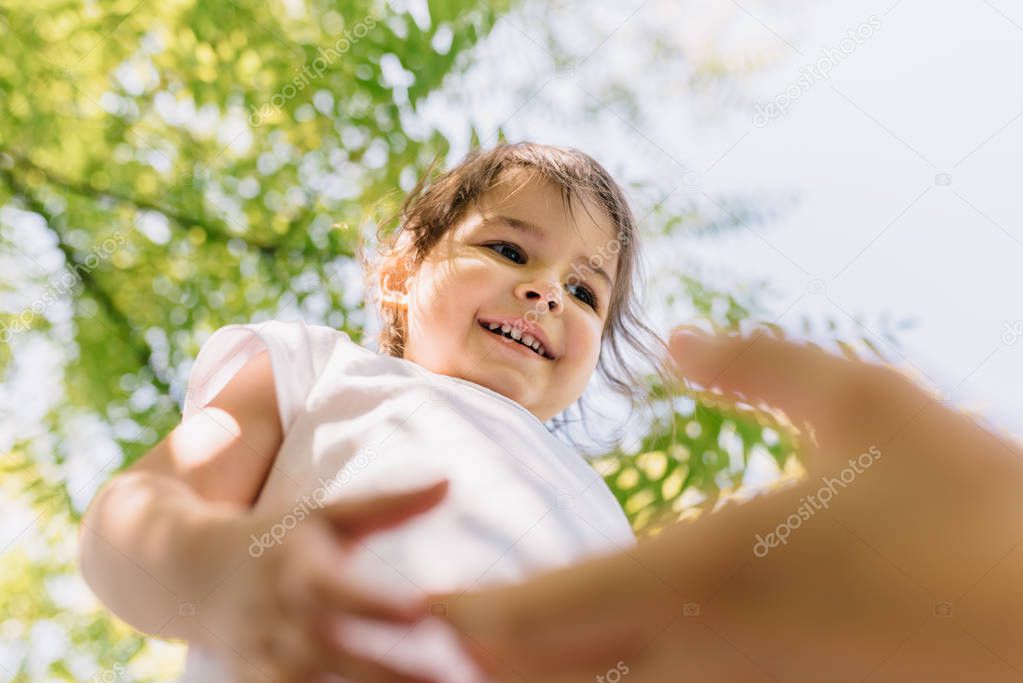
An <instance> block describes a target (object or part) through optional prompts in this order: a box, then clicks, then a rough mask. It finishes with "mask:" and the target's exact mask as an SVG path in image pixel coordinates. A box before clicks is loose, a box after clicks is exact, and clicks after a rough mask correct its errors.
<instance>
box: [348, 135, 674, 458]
mask: <svg viewBox="0 0 1023 683" xmlns="http://www.w3.org/2000/svg"><path fill="white" fill-rule="evenodd" d="M512 170H524V171H526V172H527V181H526V182H528V180H535V179H541V180H545V181H548V182H551V183H554V184H555V186H557V187H558V188H560V190H561V193H562V198H563V200H564V201H565V202H566V205H567V206H568V207H569V209H570V210H571V207H572V203H573V200H578V199H581V198H586V199H589V200H590V201H592V202H594V203H595V204H596V205H597V206H598V207H600V209H601V210H603V211H604V212H605V213H606V214H607V216H608V218H610V220H611V224H612V225H613V226H614V227H615V229H616V231H617V235H618V239H617V240H616V242H617V245H618V251H617V255H618V266H617V271H616V275H615V277H614V281H615V286H614V290H613V291H612V293H611V301H610V302H609V306H608V314H607V319H606V322H605V324H604V330H603V332H602V334H601V353H600V359H599V361H598V363H597V373H598V374H599V375H600V376H601V378H602V379H603V380H604V381H605V382H606V383H607V385H608V387H609V388H610V389H611V390H612V391H614V392H615V393H616V394H618V395H621V396H624V397H626V398H628V399H629V401H630V404H631V405H633V406H634V404H635V402H636V399H637V398H638V397H641V396H646V394H645V392H643V391H642V388H643V386H644V380H643V378H642V377H641V376H639V375H638V374H637V372H636V371H635V370H633V369H632V368H631V367H630V366H629V363H628V362H627V361H626V358H625V349H626V348H628V347H631V348H632V349H633V350H634V351H636V352H637V353H638V355H639V357H641V358H646V359H656V358H664V357H666V352H667V347H666V345H665V343H664V341H663V340H662V339H661V338H660V337H658V335H657V334H656V333H655V332H654V331H653V330H652V329H651V328H650V327H649V326H648V325H647V324H646V323H645V322H644V321H643V320H642V319H641V316H640V314H639V310H640V306H639V302H638V298H637V294H636V288H635V284H636V283H635V282H634V279H639V278H638V274H639V252H638V234H637V225H636V219H635V217H634V216H633V213H632V209H631V208H630V207H629V203H628V201H627V200H626V198H625V194H624V193H623V192H622V189H621V188H620V187H619V186H618V184H617V183H616V182H615V181H614V179H613V178H612V177H611V176H610V174H608V172H607V171H606V170H605V169H604V168H603V167H602V166H601V165H600V164H599V163H597V162H596V161H595V160H594V159H593V158H592V157H590V156H589V155H587V154H584V153H583V152H580V151H579V150H576V149H572V148H566V147H554V146H551V145H542V144H537V143H531V142H520V143H516V144H500V145H498V146H496V147H493V148H491V149H488V150H474V151H473V152H471V153H469V155H468V156H467V157H466V158H465V159H463V160H462V162H461V163H459V164H458V165H457V166H455V167H454V168H452V169H451V170H449V171H446V172H444V173H441V174H440V175H438V176H436V177H435V178H433V179H432V181H431V180H430V179H429V175H430V172H429V171H428V172H427V174H426V175H424V177H423V178H422V179H421V180H420V181H419V183H418V184H417V185H416V186H415V188H413V189H412V191H411V192H410V193H409V194H408V196H407V197H406V198H405V200H404V202H403V203H402V205H401V210H400V212H399V214H398V216H397V217H396V219H397V222H398V228H397V230H394V231H393V232H389V230H388V227H389V225H391V224H393V222H394V219H392V220H389V221H384V222H382V223H381V224H380V225H379V227H378V230H377V242H378V245H379V247H378V256H377V259H376V263H373V262H371V261H370V260H369V259H367V258H366V257H365V254H364V252H363V250H362V249H361V248H360V258H361V260H362V263H363V268H364V272H365V274H366V277H367V283H366V284H367V290H368V291H369V292H370V293H371V296H372V298H373V299H374V302H375V303H376V305H377V307H378V309H379V311H380V314H381V319H382V327H381V330H380V334H379V338H378V342H379V348H380V352H382V353H386V354H388V355H391V356H396V357H399V358H401V357H403V356H404V351H405V335H406V330H407V327H406V322H407V310H406V309H405V307H404V306H403V305H401V304H400V303H399V299H400V295H401V294H402V293H403V292H404V291H406V290H405V288H404V287H405V284H404V280H405V278H407V277H408V276H409V275H410V274H412V273H414V272H415V269H416V268H417V267H418V265H419V264H420V263H421V262H422V260H423V259H424V258H425V257H426V255H427V254H428V253H429V252H430V250H431V249H432V248H433V247H434V245H436V244H437V243H438V241H439V240H440V239H441V237H442V236H443V235H444V234H445V233H446V232H447V231H448V230H449V229H451V228H453V227H454V226H456V225H457V224H458V222H459V220H460V219H461V218H462V217H463V215H464V213H465V210H466V208H467V207H468V206H469V205H470V204H472V205H476V202H477V201H478V200H479V198H480V197H481V196H482V195H483V194H484V193H486V192H487V191H489V190H491V189H493V188H494V187H495V186H496V185H497V184H498V183H499V182H500V181H501V180H502V175H503V174H506V173H507V172H509V171H512ZM611 253H615V252H611ZM642 337H647V338H648V339H649V341H645V340H644V339H643V338H642ZM655 347H656V349H655ZM654 369H655V372H657V373H658V375H660V377H661V380H662V382H664V383H665V384H667V382H665V380H666V379H667V378H666V377H665V375H664V374H663V371H662V368H661V366H660V364H655V366H654ZM576 403H577V407H578V410H579V413H580V416H579V421H580V422H583V423H585V416H586V412H587V411H586V407H585V406H584V405H583V400H582V397H581V398H580V400H579V401H577V402H576ZM567 412H568V411H565V413H567ZM565 413H562V415H559V416H556V417H555V418H553V419H552V420H551V422H550V424H549V429H551V431H564V429H565V427H567V426H568V424H570V423H571V422H575V420H570V419H568V418H567V416H566V414H565ZM591 438H592V437H591ZM569 441H572V442H573V443H574V441H573V440H572V439H571V438H569ZM598 441H599V440H598ZM576 445H578V444H576ZM602 447H604V446H603V445H602Z"/></svg>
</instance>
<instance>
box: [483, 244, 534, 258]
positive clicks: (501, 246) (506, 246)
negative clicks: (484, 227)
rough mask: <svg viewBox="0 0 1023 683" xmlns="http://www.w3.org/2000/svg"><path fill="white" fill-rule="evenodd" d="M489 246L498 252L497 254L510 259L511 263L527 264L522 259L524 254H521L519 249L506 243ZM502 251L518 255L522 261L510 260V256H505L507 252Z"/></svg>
mask: <svg viewBox="0 0 1023 683" xmlns="http://www.w3.org/2000/svg"><path fill="white" fill-rule="evenodd" d="M487 246H488V247H490V248H491V249H493V250H494V251H496V252H497V253H499V254H501V255H502V256H505V258H508V260H509V261H514V262H515V263H525V259H522V252H520V251H519V250H518V248H517V247H513V246H512V245H510V244H505V243H504V242H498V243H497V244H488V245H487ZM502 249H507V250H509V251H510V252H511V253H513V254H516V255H518V257H519V259H522V260H519V261H516V260H515V259H514V258H509V257H508V256H506V255H505V253H506V252H505V253H502V252H501V250H502Z"/></svg>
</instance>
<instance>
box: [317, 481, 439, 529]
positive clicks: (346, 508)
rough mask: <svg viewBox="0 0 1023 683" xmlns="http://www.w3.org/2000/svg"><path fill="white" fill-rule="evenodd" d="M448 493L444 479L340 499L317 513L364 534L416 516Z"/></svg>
mask: <svg viewBox="0 0 1023 683" xmlns="http://www.w3.org/2000/svg"><path fill="white" fill-rule="evenodd" d="M447 492H448V480H447V479H441V480H440V481H437V482H435V483H433V484H430V485H429V486H425V487H423V488H418V489H412V490H411V491H402V492H401V493H386V494H382V495H376V496H366V497H363V498H356V499H353V500H343V501H338V502H336V503H330V504H328V505H325V506H324V508H323V510H322V511H321V512H320V513H319V514H322V515H323V516H324V517H325V518H327V519H329V520H330V521H331V522H332V523H333V524H334V525H335V526H337V527H338V528H339V529H341V530H343V531H344V532H345V533H347V534H350V535H352V536H364V535H366V534H369V533H372V532H374V531H381V530H383V529H389V528H391V527H394V526H397V525H399V524H401V523H402V522H404V521H406V520H407V519H409V518H410V517H414V516H416V515H420V514H422V513H424V512H426V511H427V510H429V509H431V508H433V507H434V506H435V505H437V504H438V503H440V502H441V501H442V500H443V499H444V497H445V496H446V495H447Z"/></svg>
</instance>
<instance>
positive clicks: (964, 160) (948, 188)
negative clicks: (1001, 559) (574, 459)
mask: <svg viewBox="0 0 1023 683" xmlns="http://www.w3.org/2000/svg"><path fill="white" fill-rule="evenodd" d="M679 5H681V7H680V6H679ZM774 6H775V3H768V2H754V1H752V0H750V1H746V2H731V3H721V2H711V1H710V0H707V1H706V2H702V1H699V0H697V1H693V2H688V3H669V2H658V1H656V0H650V1H649V2H645V3H640V2H634V3H630V4H628V5H624V6H621V7H615V8H611V7H605V8H604V9H603V10H602V9H600V8H599V7H597V8H595V11H594V12H592V13H590V12H587V13H586V16H579V14H578V8H573V6H566V7H563V8H561V9H559V10H552V12H551V14H550V15H546V16H544V15H537V14H536V13H535V12H533V11H531V10H528V6H527V10H526V11H520V12H516V13H513V14H512V15H511V16H510V17H509V18H508V19H506V20H502V21H501V22H500V23H499V25H498V27H497V30H496V31H495V33H494V36H493V38H492V40H491V41H490V42H491V45H492V46H493V48H492V49H490V50H489V53H488V47H487V46H484V49H482V50H481V60H480V65H479V66H478V67H476V68H475V69H474V71H473V72H471V73H470V75H469V76H468V77H467V78H466V79H464V80H462V81H460V82H458V83H454V84H452V87H450V88H448V92H449V93H456V92H457V93H458V94H459V95H460V96H461V97H464V98H465V101H464V103H457V104H456V105H455V108H452V105H451V103H450V101H446V100H445V99H444V98H437V99H436V100H434V102H433V105H434V106H433V109H432V110H431V111H432V117H433V119H434V120H435V121H436V122H437V123H438V125H440V126H441V127H445V128H450V129H451V132H452V134H453V135H455V136H456V138H457V136H458V133H456V130H457V129H458V128H459V127H460V126H462V125H464V117H465V115H466V114H465V112H467V111H468V112H471V114H470V116H471V117H472V118H473V120H475V121H477V122H478V124H477V125H478V126H479V127H480V129H481V130H482V131H484V132H492V131H493V130H494V127H495V126H496V125H497V124H498V123H501V124H503V128H504V130H505V133H506V135H507V136H508V137H509V138H510V139H512V140H515V139H534V140H539V141H543V142H552V143H557V144H565V145H571V146H575V147H579V148H581V149H583V150H585V151H588V152H590V153H591V154H593V155H595V156H597V157H598V159H600V160H601V161H602V162H603V163H604V164H605V165H607V166H608V167H609V168H610V169H611V170H612V172H613V173H615V174H617V175H619V177H621V178H622V179H623V180H626V181H633V180H637V179H642V180H648V181H651V182H653V183H654V184H655V185H657V186H658V187H660V188H662V190H661V192H659V193H654V196H660V195H661V194H663V193H665V192H667V191H670V190H672V189H675V193H674V194H673V195H672V199H673V200H675V199H679V200H685V199H690V198H692V199H693V200H694V201H697V202H700V203H701V205H702V206H704V207H705V208H706V209H707V210H708V211H709V212H710V213H711V214H717V215H718V216H719V217H720V216H721V215H723V214H722V210H721V208H720V207H719V206H718V204H722V203H723V198H727V197H728V196H730V195H740V196H743V197H747V198H752V199H753V204H754V206H755V207H757V208H763V209H766V210H769V211H770V212H771V213H772V214H773V217H770V218H769V219H768V220H767V221H766V222H765V223H763V224H759V223H755V222H750V221H747V222H746V223H745V226H744V227H740V228H738V229H736V230H732V231H731V232H730V233H728V234H727V236H722V237H721V238H703V239H694V238H687V239H684V240H681V241H680V243H679V245H678V249H677V251H676V253H675V254H674V255H672V256H671V257H670V259H669V261H668V262H673V265H675V266H676V267H677V266H678V264H679V263H680V262H682V261H685V262H686V263H692V264H695V265H696V266H698V267H699V268H700V270H701V272H704V273H705V274H706V276H707V277H708V278H709V279H710V280H711V281H714V282H718V283H720V284H722V285H723V286H725V287H735V286H736V285H738V284H740V283H749V282H752V281H754V280H760V279H765V280H767V281H768V282H769V283H770V284H771V285H772V287H773V288H774V294H775V296H772V297H771V299H770V302H771V304H770V309H771V311H772V314H773V316H777V321H778V322H779V323H780V324H782V325H783V326H785V327H786V328H788V329H792V330H798V323H799V321H800V317H801V316H802V315H806V316H808V317H809V318H811V319H812V320H814V321H816V322H822V321H823V320H824V319H825V318H826V317H830V318H835V319H836V320H837V321H838V322H839V323H840V324H841V325H842V327H841V329H842V330H846V331H847V335H846V336H850V335H852V334H853V333H854V332H856V331H858V332H859V333H861V334H863V335H866V336H868V337H870V338H871V339H873V340H874V341H875V343H877V344H878V345H879V346H882V347H883V348H886V349H887V350H888V351H889V355H890V357H891V358H892V359H893V360H895V361H898V362H900V363H902V364H904V365H911V366H913V367H914V368H915V371H916V372H918V373H920V376H921V378H922V379H923V380H924V381H926V382H927V383H929V384H930V385H931V386H932V387H934V388H936V389H937V390H938V391H940V392H942V394H943V395H946V396H949V397H950V398H951V400H952V401H953V402H955V403H956V404H959V405H962V406H966V407H970V408H974V409H977V410H980V411H982V412H984V413H985V414H987V415H989V416H991V417H992V418H993V420H994V421H996V422H998V423H1000V424H1002V425H1005V426H1006V427H1009V428H1012V429H1014V430H1016V431H1017V432H1023V418H1020V417H1019V414H1018V411H1015V410H1014V407H1015V405H1014V404H1016V403H1017V402H1018V400H1017V397H1016V396H1015V393H1016V389H1017V387H1018V386H1019V381H1018V379H1016V381H1014V379H1015V378H1020V377H1023V303H1021V301H1020V297H1019V293H1020V292H1021V291H1023V269H1021V268H1020V267H1019V263H1020V260H1021V258H1023V227H1021V225H1020V223H1021V221H1020V216H1021V215H1023V193H1021V192H1020V188H1019V183H1020V180H1021V179H1023V176H1021V173H1020V170H1019V162H1018V158H1019V152H1020V150H1023V90H1021V89H1019V88H1014V87H1006V86H1007V84H1008V83H1009V82H1011V79H1012V78H1014V77H1013V76H1012V75H1011V73H1012V67H1011V65H1014V64H1020V63H1023V10H1021V9H1020V8H1019V7H1018V6H1013V5H1012V4H1011V3H1008V2H1005V1H1004V0H998V1H997V2H996V1H992V2H988V1H987V0H978V1H977V2H959V3H928V2H923V0H901V1H899V2H896V1H895V0H886V1H884V2H865V3H841V2H833V1H829V0H823V1H821V2H804V3H802V6H799V5H798V3H797V4H796V5H789V6H787V8H786V9H784V10H781V9H775V10H774V11H772V9H771V8H772V7H774ZM775 12H783V13H782V14H777V13H775ZM573 17H575V18H576V19H577V21H575V20H573ZM562 25H563V26H565V28H564V29H559V28H557V27H558V26H562ZM547 26H555V28H554V29H552V30H553V31H554V33H555V34H556V35H559V36H561V37H562V38H563V39H564V41H565V42H567V43H569V45H570V46H572V47H573V48H576V49H577V52H575V53H576V54H579V55H586V54H590V56H589V57H588V58H586V59H585V61H583V62H582V63H581V64H578V65H576V66H574V68H573V69H572V70H566V69H562V70H561V71H560V72H555V71H554V70H553V68H552V59H551V56H550V54H549V53H548V52H547V43H546V42H545V38H544V36H545V35H546V28H545V27H547ZM850 30H852V31H853V32H856V31H859V40H858V41H852V40H846V42H844V43H843V42H842V41H843V39H846V38H848V35H849V31H850ZM583 34H586V35H583ZM609 34H610V37H609V38H608V39H607V40H606V42H604V43H603V44H600V40H601V39H602V38H603V37H605V36H608V35H609ZM657 35H662V36H665V37H667V38H670V39H673V41H674V42H673V44H675V45H676V46H681V48H682V49H683V50H684V51H685V52H686V54H687V55H689V58H690V59H697V60H703V61H705V62H708V61H709V60H711V59H713V58H716V59H718V60H719V61H720V62H722V63H724V64H741V63H742V62H743V61H750V60H759V61H765V62H768V66H766V67H765V68H762V69H758V70H755V71H754V72H753V74H752V75H751V76H740V77H739V78H738V79H737V82H738V83H739V87H738V90H739V93H738V94H737V95H735V94H733V95H731V96H726V97H721V96H720V93H719V92H718V91H717V90H715V87H714V85H713V84H711V85H700V84H699V83H697V84H696V85H693V81H692V80H691V79H689V66H688V65H687V64H686V62H684V61H683V60H681V59H679V58H678V57H677V56H674V55H672V54H670V53H667V54H663V55H658V56H655V57H654V58H651V55H652V54H655V53H653V49H654V48H652V47H651V45H652V44H653V43H654V42H655V41H654V40H653V37H654V36H657ZM825 48H830V49H828V50H827V51H825ZM512 52H514V54H515V55H516V59H515V60H509V59H508V58H507V56H508V55H509V54H511V53H512ZM825 54H827V55H830V56H829V57H827V58H825V57H824V55H825ZM822 60H823V61H822ZM823 62H827V64H824V63H823ZM810 66H816V69H814V70H809V69H807V67H810ZM828 67H830V75H829V76H828V77H827V78H823V77H821V76H820V75H819V70H820V69H825V68H828ZM801 75H804V76H805V80H804V83H803V85H802V86H799V87H797V86H798V79H799V78H800V76H801ZM616 79H617V80H618V81H619V82H620V83H624V84H625V87H626V88H628V89H629V90H630V91H631V92H633V93H635V94H636V95H637V97H638V98H639V99H638V102H639V108H640V110H641V111H640V119H641V121H640V122H638V123H625V121H624V119H625V118H626V117H627V107H626V106H625V105H624V104H622V103H621V102H616V101H614V94H613V91H612V90H610V88H608V87H607V84H608V83H611V82H613V81H615V80H616ZM793 84H796V85H793ZM789 86H793V88H791V89H790V93H792V94H794V95H795V96H794V97H792V98H790V99H791V103H790V105H789V106H788V108H787V113H786V114H785V115H783V116H777V117H775V118H766V117H760V118H759V119H758V120H757V121H756V124H758V125H755V123H754V120H753V118H754V113H755V112H757V111H764V109H763V107H765V106H766V105H767V103H768V102H771V101H775V98H776V97H777V96H779V95H781V94H783V93H785V92H786V89H787V88H789ZM537 91H539V92H537ZM607 93H610V94H607ZM530 96H531V97H530ZM744 99H745V100H747V101H743V100H744ZM737 100H738V103H737ZM722 102H725V104H722ZM758 104H759V105H760V106H761V108H760V109H757V108H755V107H756V105H758ZM585 106H588V107H591V108H594V109H595V110H596V111H598V112H599V116H598V117H597V119H596V120H595V121H594V122H592V123H585V124H581V123H580V122H579V115H578V114H579V111H580V110H581V108H582V107H585ZM765 124H766V125H765ZM463 149H464V148H460V149H457V150H456V152H457V153H461V152H462V151H463ZM686 173H689V174H690V175H688V176H687V175H686ZM622 176H624V177H622ZM648 203H649V202H648V200H647V197H645V196H644V197H641V199H640V201H638V202H637V208H638V210H637V213H638V214H640V215H642V214H643V213H644V208H645V207H646V206H647V205H648ZM657 262H658V261H657V259H656V258H652V259H651V263H657ZM677 315H679V314H677V313H676V317H672V316H671V315H668V316H667V317H665V318H663V319H661V320H660V321H659V323H660V325H661V328H662V329H667V327H668V326H670V324H672V323H674V322H681V321H680V320H678V318H677ZM885 315H887V316H890V317H891V318H892V319H893V320H902V319H906V318H911V319H913V320H914V321H915V322H916V326H915V327H914V328H912V329H906V330H901V331H897V332H896V336H897V338H898V340H899V341H900V342H901V347H900V348H894V347H891V346H890V345H889V344H888V343H887V342H884V341H882V340H880V337H879V335H880V334H881V332H882V324H881V323H882V316H885ZM853 317H858V318H860V320H861V321H862V323H863V324H864V326H865V327H858V326H857V324H856V323H855V322H853V319H852V318H853ZM1017 339H1019V342H1018V343H1015V342H1016V340H1017Z"/></svg>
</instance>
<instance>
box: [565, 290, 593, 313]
mask: <svg viewBox="0 0 1023 683" xmlns="http://www.w3.org/2000/svg"><path fill="white" fill-rule="evenodd" d="M567 286H568V288H569V289H571V288H572V285H567ZM575 289H576V291H577V292H578V294H573V295H572V296H574V297H575V298H577V299H579V301H582V302H583V303H584V304H586V305H587V306H589V307H590V308H592V309H593V310H597V297H596V295H594V293H593V292H591V291H590V290H589V289H588V288H586V287H582V286H579V285H576V286H575Z"/></svg>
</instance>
